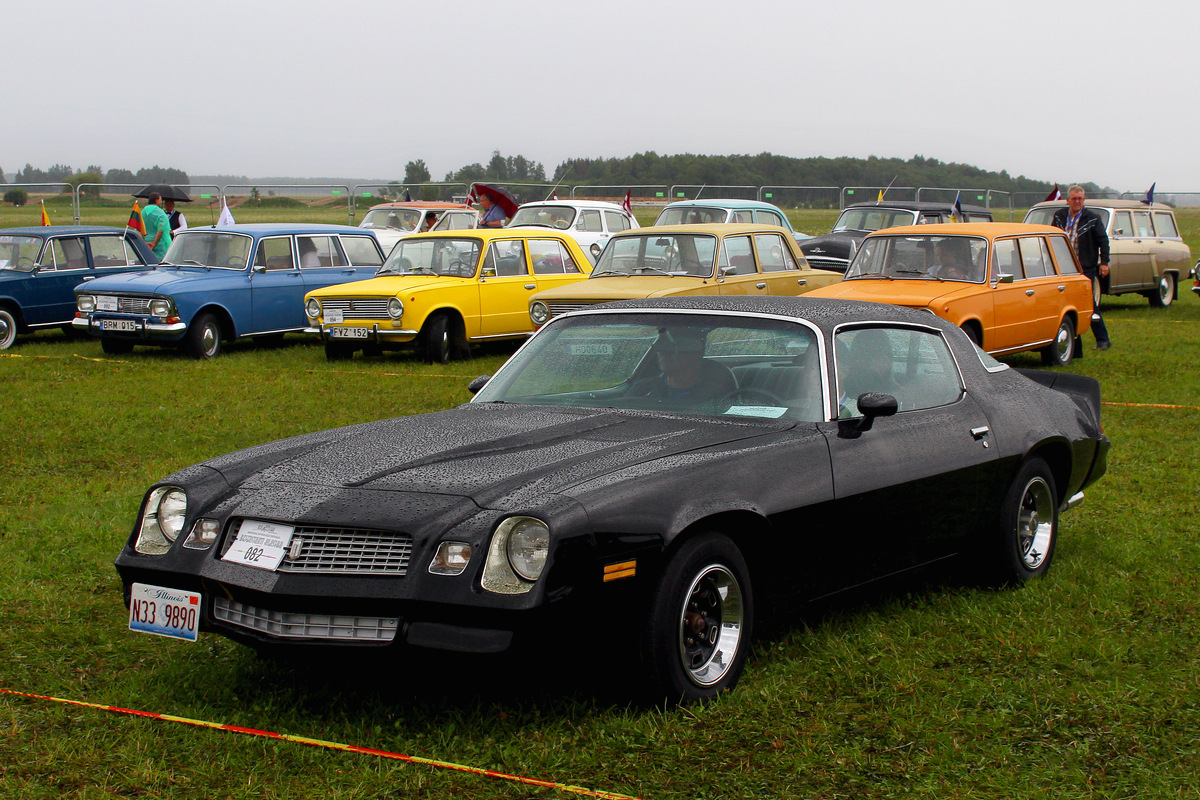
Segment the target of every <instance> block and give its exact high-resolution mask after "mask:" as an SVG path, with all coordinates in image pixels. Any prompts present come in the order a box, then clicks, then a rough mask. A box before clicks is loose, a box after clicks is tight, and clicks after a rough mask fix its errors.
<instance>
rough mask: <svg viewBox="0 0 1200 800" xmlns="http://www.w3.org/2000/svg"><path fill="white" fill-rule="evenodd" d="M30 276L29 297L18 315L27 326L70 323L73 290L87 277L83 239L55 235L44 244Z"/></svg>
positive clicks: (73, 313)
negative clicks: (36, 265)
mask: <svg viewBox="0 0 1200 800" xmlns="http://www.w3.org/2000/svg"><path fill="white" fill-rule="evenodd" d="M39 263H40V264H41V267H40V268H39V269H38V271H37V273H36V274H35V275H34V276H33V297H32V302H30V303H29V304H28V305H27V306H26V307H25V308H23V309H22V310H21V313H22V314H24V316H25V322H26V324H28V325H54V324H57V323H67V322H70V321H71V320H72V319H73V318H74V316H75V293H74V292H73V289H74V288H75V287H76V286H78V285H79V284H81V283H83V282H84V279H85V278H88V277H91V276H92V273H91V267H90V262H89V260H88V249H87V237H85V236H56V237H54V238H52V239H50V240H49V241H47V242H46V246H45V248H43V250H42V255H41V258H40V259H39Z"/></svg>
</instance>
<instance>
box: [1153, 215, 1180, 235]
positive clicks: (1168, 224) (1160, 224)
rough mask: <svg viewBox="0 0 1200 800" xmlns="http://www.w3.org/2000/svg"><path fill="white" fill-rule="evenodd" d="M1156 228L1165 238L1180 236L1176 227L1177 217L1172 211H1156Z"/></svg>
mask: <svg viewBox="0 0 1200 800" xmlns="http://www.w3.org/2000/svg"><path fill="white" fill-rule="evenodd" d="M1154 230H1155V231H1157V232H1158V235H1159V236H1161V237H1163V238H1164V239H1178V238H1179V229H1178V228H1176V227H1175V218H1174V217H1173V216H1171V212H1170V211H1155V212H1154Z"/></svg>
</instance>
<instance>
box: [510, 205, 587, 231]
mask: <svg viewBox="0 0 1200 800" xmlns="http://www.w3.org/2000/svg"><path fill="white" fill-rule="evenodd" d="M574 222H575V209H573V208H571V207H570V206H522V207H521V208H518V209H517V213H516V214H514V215H513V218H512V221H511V222H509V223H508V227H510V228H515V227H516V226H518V225H544V226H546V227H548V228H558V229H559V230H560V231H565V230H566V229H567V228H569V227H571V225H572V224H573V223H574Z"/></svg>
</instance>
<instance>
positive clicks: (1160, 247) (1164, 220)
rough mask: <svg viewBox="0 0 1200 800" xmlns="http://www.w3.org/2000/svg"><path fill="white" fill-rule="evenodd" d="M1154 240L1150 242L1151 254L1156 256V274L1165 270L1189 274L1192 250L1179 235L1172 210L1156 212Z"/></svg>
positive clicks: (1157, 275)
mask: <svg viewBox="0 0 1200 800" xmlns="http://www.w3.org/2000/svg"><path fill="white" fill-rule="evenodd" d="M1153 216H1154V241H1153V242H1152V243H1151V244H1150V255H1151V256H1153V258H1154V276H1155V277H1156V278H1158V277H1160V276H1161V275H1162V274H1163V273H1164V272H1175V273H1176V274H1178V275H1187V274H1188V272H1189V270H1191V267H1192V264H1191V260H1192V251H1191V250H1189V249H1188V246H1187V245H1185V244H1184V243H1183V239H1182V238H1181V237H1180V236H1179V227H1178V226H1177V225H1176V224H1175V217H1174V215H1173V214H1172V213H1171V212H1170V211H1155V212H1154V215H1153Z"/></svg>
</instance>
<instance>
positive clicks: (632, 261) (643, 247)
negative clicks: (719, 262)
mask: <svg viewBox="0 0 1200 800" xmlns="http://www.w3.org/2000/svg"><path fill="white" fill-rule="evenodd" d="M716 251H717V237H715V236H712V235H711V234H674V235H669V236H663V235H655V234H647V235H645V236H620V237H614V238H612V239H610V240H609V242H608V247H605V248H604V252H603V253H601V254H600V261H599V262H598V263H597V264H596V268H595V269H594V270H592V277H593V278H599V277H601V276H603V275H610V276H611V275H691V276H693V277H698V278H711V277H712V276H713V262H714V261H715V260H716V259H715V258H714V255H715V254H716Z"/></svg>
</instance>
